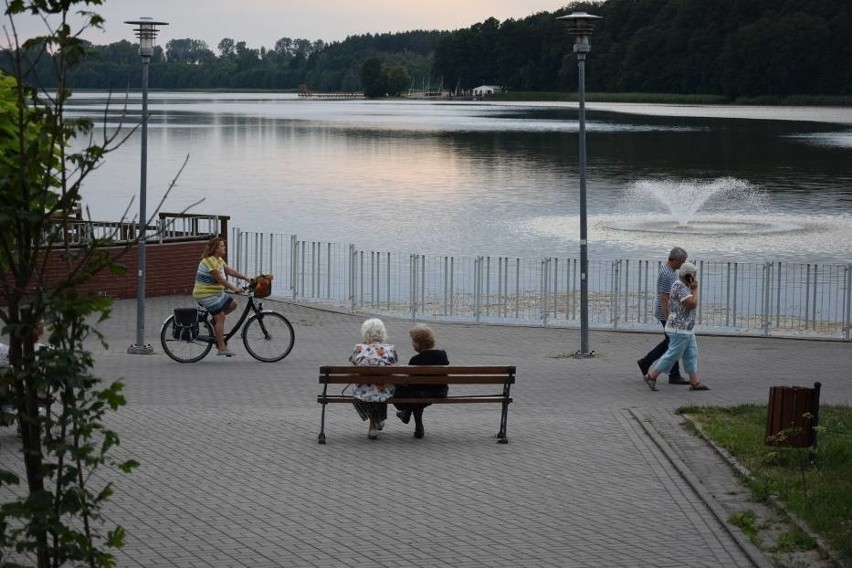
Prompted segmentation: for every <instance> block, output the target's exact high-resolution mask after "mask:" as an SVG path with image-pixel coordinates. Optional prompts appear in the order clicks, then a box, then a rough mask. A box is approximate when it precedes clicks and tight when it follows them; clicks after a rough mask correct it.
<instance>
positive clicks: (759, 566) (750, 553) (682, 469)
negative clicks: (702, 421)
mask: <svg viewBox="0 0 852 568" xmlns="http://www.w3.org/2000/svg"><path fill="white" fill-rule="evenodd" d="M627 410H628V412H630V415H631V416H632V417H633V419H634V420H636V422H638V423H639V426H640V427H641V428H642V430H643V431H644V432H645V433H646V434H648V436H649V437H650V438H651V440H652V441H653V442H654V444H655V445H656V446H657V448H659V449H660V451H661V452H662V453H663V455H665V456H666V459H667V460H669V463H671V464H672V466H673V467H674V468H675V470H676V471H677V472H678V474H680V476H681V477H682V478H683V480H684V481H686V482H687V484H689V486H690V487H691V488H692V490H693V491H694V492H695V494H696V495H698V498H699V499H701V501H702V502H703V503H704V505H705V506H706V507H707V509H708V510H709V511H710V512H711V513H712V514H713V516H714V517H715V518H716V520H717V521H719V524H720V525H722V527H723V528H724V529H725V531H726V532H727V533H728V535H729V536H730V537H731V538H732V539H733V540H734V542H736V543H737V546H738V547H739V548H740V550H742V552H743V553H744V554H745V555H746V556H747V557H748V559H749V560H750V561H751V563H752V565H753V566H755V567H756V568H774V566H775V565H774V564H773V563H772V562H770V560H769V559H768V558H767V557H766V555H765V554H763V551H761V550H760V549H759V548H758V547H757V546H755V545H754V544H752V543H751V542H750V541H748V540H746V539H745V538H744V537H743V535H742V533H741V532H740V531H739V529H736V528H735V527H733V526H732V525H731V524H730V523H729V522H728V520H727V514H726V513H725V511H724V509H722V506H721V505H720V504H719V503H718V502H717V501H716V499H715V498H714V497H713V496H712V495H711V494H710V492H709V491H707V490H706V489H705V488H704V486H703V485H702V484H701V483H699V482H698V481H696V480H697V479H698V477H697V476H696V475H695V474H693V473H692V471H691V470H690V469H689V467H687V465H686V464H685V463H684V462H683V461H682V460H681V459H680V458H679V457H677V455H676V454H675V452H674V450H672V448H671V446H669V445H668V443H667V442H666V441H665V440H664V439H663V438H662V436H660V434H659V432H657V431H656V430H655V429H654V428H653V427H651V426H648V425H647V424H646V423H645V420H644V419H643V417H641V416H639V415H638V414H637V413H636V411H635V410H634V409H632V408H628V409H627Z"/></svg>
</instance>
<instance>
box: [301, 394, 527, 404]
mask: <svg viewBox="0 0 852 568" xmlns="http://www.w3.org/2000/svg"><path fill="white" fill-rule="evenodd" d="M317 402H319V403H321V404H322V403H327V404H332V403H337V402H348V403H350V404H351V403H353V402H359V401H358V399H357V398H355V397H354V396H347V395H339V394H338V395H331V394H330V395H326V396H322V395H319V396H317ZM427 402H428V403H430V404H460V403H474V402H484V403H503V402H505V403H510V402H512V398H511V397H509V398H506V397H504V396H503V395H497V394H495V395H471V396H448V397H445V398H391V399H390V400H388V404H425V403H427Z"/></svg>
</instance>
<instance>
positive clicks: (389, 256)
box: [386, 253, 391, 311]
mask: <svg viewBox="0 0 852 568" xmlns="http://www.w3.org/2000/svg"><path fill="white" fill-rule="evenodd" d="M386 275H387V295H386V298H387V301H388V311H390V309H391V253H388V262H387V269H386Z"/></svg>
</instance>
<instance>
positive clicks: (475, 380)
mask: <svg viewBox="0 0 852 568" xmlns="http://www.w3.org/2000/svg"><path fill="white" fill-rule="evenodd" d="M319 382H320V383H321V384H328V385H346V384H350V383H373V384H394V383H396V384H406V385H503V384H506V383H509V384H514V382H515V380H514V377H506V376H502V377H492V376H490V375H489V376H473V375H468V376H446V375H423V376H418V377H412V376H410V375H372V374H366V373H365V374H359V375H346V376H341V377H320V380H319Z"/></svg>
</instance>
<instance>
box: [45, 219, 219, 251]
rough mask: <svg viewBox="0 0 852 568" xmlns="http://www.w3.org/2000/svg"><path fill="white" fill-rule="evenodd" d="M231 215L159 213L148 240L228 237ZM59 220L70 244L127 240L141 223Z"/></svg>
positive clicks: (118, 242)
mask: <svg viewBox="0 0 852 568" xmlns="http://www.w3.org/2000/svg"><path fill="white" fill-rule="evenodd" d="M229 220H230V216H228V215H204V214H195V213H193V214H190V213H160V215H159V220H158V222H157V223H155V224H149V225H148V226H147V227H146V228H145V242H146V243H147V244H154V243H165V242H178V241H201V240H207V239H210V238H212V237H215V236H220V237H222V238H224V239H227V237H228V221H229ZM56 224H57V225H59V226H60V227H61V229H62V230H64V233H65V238H67V239H68V244H69V245H71V246H77V245H81V244H83V243H85V242H90V241H91V240H93V239H95V240H99V241H102V242H106V243H110V244H126V243H129V242H133V241H135V240H136V239H137V237H138V236H139V224H138V223H135V222H131V221H87V220H84V219H80V218H76V217H71V218H68V219H57V220H56Z"/></svg>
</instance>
